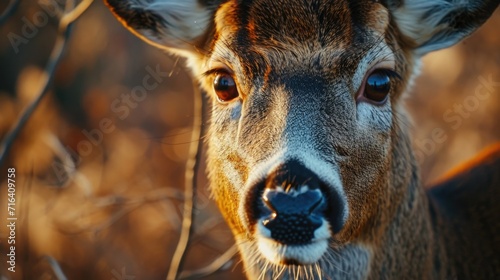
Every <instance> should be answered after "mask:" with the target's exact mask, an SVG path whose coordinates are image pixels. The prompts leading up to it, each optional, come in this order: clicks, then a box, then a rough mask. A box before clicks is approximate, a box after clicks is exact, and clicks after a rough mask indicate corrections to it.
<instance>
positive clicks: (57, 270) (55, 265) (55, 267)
mask: <svg viewBox="0 0 500 280" xmlns="http://www.w3.org/2000/svg"><path fill="white" fill-rule="evenodd" d="M43 260H45V261H46V262H48V263H49V264H50V267H51V268H52V271H53V272H54V274H55V276H56V277H57V280H68V278H67V277H66V275H64V272H63V270H62V269H61V266H60V265H59V262H57V260H56V259H54V258H53V257H51V256H44V257H43Z"/></svg>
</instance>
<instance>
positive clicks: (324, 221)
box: [105, 0, 499, 279]
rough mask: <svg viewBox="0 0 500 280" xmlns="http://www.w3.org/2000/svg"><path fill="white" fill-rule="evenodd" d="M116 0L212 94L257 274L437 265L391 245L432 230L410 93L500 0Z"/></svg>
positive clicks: (213, 133) (243, 247)
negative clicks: (433, 56)
mask: <svg viewBox="0 0 500 280" xmlns="http://www.w3.org/2000/svg"><path fill="white" fill-rule="evenodd" d="M105 1H106V2H107V4H108V5H109V6H110V8H111V10H112V11H113V12H114V14H115V15H116V16H117V17H118V18H119V19H120V20H121V21H122V23H123V24H124V25H125V26H127V27H128V28H129V29H130V30H131V31H132V32H133V33H135V34H136V35H138V36H139V37H141V38H142V39H144V40H145V41H146V42H148V43H150V44H152V45H154V46H156V47H159V48H162V49H165V50H167V51H169V52H172V53H175V54H178V55H181V56H183V57H186V58H187V61H188V64H189V66H190V68H191V70H192V72H193V75H194V77H196V78H197V79H198V80H199V83H200V85H201V87H202V88H203V89H204V90H205V91H206V92H207V94H208V95H209V96H211V100H212V105H211V106H212V113H211V127H210V129H209V137H208V147H209V153H208V171H209V177H210V180H211V190H212V192H213V195H214V198H215V200H216V202H217V203H218V206H219V208H220V210H221V211H222V213H223V215H224V217H225V219H226V221H227V222H228V223H229V225H230V227H231V229H232V231H233V233H234V236H235V239H236V241H237V243H238V245H239V248H240V251H241V253H242V257H243V260H244V263H245V267H246V269H247V273H248V275H249V276H250V277H254V278H257V277H258V276H259V275H260V276H262V277H271V276H273V275H274V276H276V275H278V274H280V273H281V275H283V276H287V275H288V276H290V277H291V275H292V274H293V273H295V272H297V273H299V272H300V271H301V270H300V269H301V268H303V270H302V272H303V273H307V272H308V271H310V275H311V277H313V275H314V277H318V278H320V277H322V276H323V277H325V276H326V275H330V276H333V275H344V277H346V279H355V278H357V277H358V278H363V277H367V275H368V273H369V271H372V272H374V271H376V269H379V268H376V267H375V264H376V263H378V260H377V259H376V258H377V257H380V258H385V259H386V260H392V261H393V262H401V263H403V266H404V265H407V266H411V265H413V264H411V261H415V262H417V264H416V265H415V267H416V268H415V269H420V268H425V265H426V263H427V262H426V261H425V260H422V259H418V258H416V257H415V256H416V255H412V254H411V253H408V254H405V255H404V256H397V255H394V254H396V253H395V252H396V251H395V249H391V248H392V247H402V246H403V245H402V244H406V245H407V247H406V249H408V250H413V249H415V248H417V247H418V246H417V245H415V244H414V243H415V242H417V241H418V240H421V239H422V238H424V239H428V237H426V236H425V234H422V236H423V237H422V236H418V237H415V236H414V234H415V233H414V232H413V233H410V232H409V231H410V229H411V230H417V232H419V233H424V232H425V230H426V229H427V227H428V223H427V222H426V218H425V217H422V216H423V214H420V215H418V214H415V209H423V208H425V207H426V202H425V200H422V199H421V198H422V191H421V190H420V188H419V184H418V176H417V175H416V174H417V173H418V172H417V170H416V163H415V160H414V158H413V155H412V152H411V143H410V141H409V138H408V133H407V131H406V130H405V127H406V122H407V118H406V113H405V111H404V108H403V107H402V105H401V103H402V102H401V100H402V96H403V95H404V93H405V92H406V91H407V90H408V88H409V87H410V85H411V81H412V79H413V77H414V76H415V74H416V72H417V69H418V65H419V63H418V61H419V59H420V57H421V56H423V55H425V54H426V53H428V52H430V51H434V50H438V49H441V48H445V47H449V46H451V45H453V44H455V43H457V42H458V41H460V40H461V39H463V38H464V37H466V36H467V35H469V34H470V33H471V32H473V31H474V30H475V29H476V28H478V27H479V26H480V25H481V24H482V23H483V22H484V21H485V20H486V19H487V18H488V17H489V16H490V15H491V13H492V12H493V11H494V9H495V8H496V6H497V5H498V2H499V1H487V0H482V1H480V0H476V1H473V0H435V1H427V0H411V1H409V0H386V1H376V0H370V1H368V0H363V1H345V0H339V1H327V0H311V1H304V0H289V1H284V0H273V1H270V0H253V1H250V0H248V1H247V0H239V1H236V0H234V1H220V0H219V1H218V0H213V1H209V0H205V1H203V0H198V1H197V0H184V1H177V0H127V1H119V0H105ZM404 218H408V219H409V220H408V221H406V220H405V219H404ZM401 228H406V229H401ZM398 242H399V243H398ZM412 242H413V243H412ZM388 244H390V245H391V246H392V247H391V248H387V246H388ZM408 244H414V245H408ZM384 246H385V247H386V248H384ZM412 246H413V247H412ZM419 248H420V247H419ZM415 250H417V251H418V252H420V251H419V250H424V251H426V250H430V249H429V246H423V247H422V248H420V249H415ZM391 254H392V255H393V256H392V257H390V255H391ZM387 255H389V256H387ZM420 255H421V254H418V256H420ZM424 255H425V254H424ZM421 263H424V264H421ZM264 267H265V268H266V269H263V268H264ZM294 268H297V270H294ZM311 268H314V270H312V269H311ZM309 269H311V270H309ZM313 271H314V272H313ZM424 278H425V277H424Z"/></svg>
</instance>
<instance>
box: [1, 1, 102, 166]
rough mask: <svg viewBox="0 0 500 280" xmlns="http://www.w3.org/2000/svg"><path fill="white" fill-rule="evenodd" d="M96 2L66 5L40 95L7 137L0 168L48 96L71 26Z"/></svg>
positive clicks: (3, 146) (2, 147) (2, 149)
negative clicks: (26, 125) (18, 137)
mask: <svg viewBox="0 0 500 280" xmlns="http://www.w3.org/2000/svg"><path fill="white" fill-rule="evenodd" d="M93 2H94V0H82V1H81V2H80V3H79V4H78V5H77V6H76V8H74V9H68V7H71V6H72V5H66V10H67V12H66V13H65V14H64V16H63V17H62V18H61V21H60V22H59V34H58V36H57V39H56V42H55V44H54V48H53V49H52V53H51V54H50V58H49V62H48V63H47V66H46V67H45V72H44V75H43V78H44V81H43V86H42V87H41V89H40V91H39V93H38V94H37V97H36V98H35V100H34V101H33V102H32V103H31V104H29V105H28V106H27V107H26V109H25V110H24V111H23V113H22V114H21V117H20V118H19V120H18V121H17V122H16V124H15V125H14V126H13V127H12V128H11V130H10V131H9V133H8V134H7V136H6V137H5V140H4V143H3V145H2V146H1V147H0V166H2V165H3V164H4V163H5V161H6V160H7V156H8V153H9V151H10V149H11V148H12V145H13V144H14V141H15V140H16V138H17V136H18V135H19V133H20V132H21V130H22V129H23V127H24V125H25V124H26V123H27V122H28V120H29V118H30V117H31V115H33V112H34V111H35V110H36V108H37V107H38V105H39V104H40V102H41V101H42V99H43V98H44V97H45V96H46V95H47V92H48V89H49V85H50V83H51V82H52V80H53V78H54V72H55V70H56V68H57V65H58V64H59V61H60V60H61V58H62V55H63V52H64V49H65V47H66V42H67V40H68V38H69V33H70V32H69V28H68V27H69V26H70V25H71V23H73V22H74V21H75V20H76V19H77V18H78V17H79V16H80V15H81V14H82V13H83V12H85V11H86V9H87V8H88V7H89V6H90V4H92V3H93Z"/></svg>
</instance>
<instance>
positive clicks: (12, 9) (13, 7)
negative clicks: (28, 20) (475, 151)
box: [0, 0, 21, 25]
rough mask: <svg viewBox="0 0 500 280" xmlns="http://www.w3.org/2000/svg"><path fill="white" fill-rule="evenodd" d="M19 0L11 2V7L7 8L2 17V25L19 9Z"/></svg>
mask: <svg viewBox="0 0 500 280" xmlns="http://www.w3.org/2000/svg"><path fill="white" fill-rule="evenodd" d="M19 3H21V1H19V0H10V2H9V5H8V6H7V8H5V11H3V13H2V15H0V25H3V24H4V23H6V22H7V20H8V19H9V18H10V17H11V16H12V15H13V14H14V13H15V12H16V10H17V7H19Z"/></svg>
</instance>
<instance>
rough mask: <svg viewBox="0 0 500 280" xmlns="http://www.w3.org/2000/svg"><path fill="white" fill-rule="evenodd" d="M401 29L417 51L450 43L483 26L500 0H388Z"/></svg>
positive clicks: (452, 43)
mask: <svg viewBox="0 0 500 280" xmlns="http://www.w3.org/2000/svg"><path fill="white" fill-rule="evenodd" d="M384 2H385V5H386V7H387V8H388V9H389V10H390V11H391V15H392V17H393V20H394V22H395V23H396V25H397V27H398V29H399V30H400V32H401V33H402V34H403V35H404V36H406V37H408V38H409V39H411V40H412V41H413V42H414V43H415V46H416V48H415V51H416V53H417V54H420V55H424V54H426V53H428V52H431V51H435V50H439V49H443V48H447V47H450V46H452V45H454V44H456V43H458V42H459V41H461V40H462V39H464V38H465V37H467V36H468V35H470V34H471V33H472V32H474V31H475V30H476V29H477V28H479V27H480V26H481V25H482V24H483V23H484V22H485V21H486V20H487V19H488V18H489V17H490V16H491V14H492V13H493V12H494V11H495V9H496V8H497V7H498V4H499V3H500V0H385V1H384Z"/></svg>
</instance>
